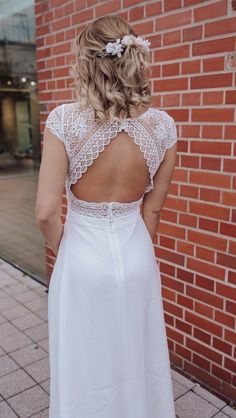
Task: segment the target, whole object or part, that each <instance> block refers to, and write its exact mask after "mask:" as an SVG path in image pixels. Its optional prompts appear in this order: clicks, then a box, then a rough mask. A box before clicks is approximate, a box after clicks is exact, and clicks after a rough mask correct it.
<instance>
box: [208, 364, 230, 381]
mask: <svg viewBox="0 0 236 418" xmlns="http://www.w3.org/2000/svg"><path fill="white" fill-rule="evenodd" d="M212 374H213V375H214V376H217V377H219V378H220V379H222V380H224V381H226V382H229V383H231V373H229V372H228V371H227V370H224V369H223V368H222V367H218V366H216V365H215V364H212Z"/></svg>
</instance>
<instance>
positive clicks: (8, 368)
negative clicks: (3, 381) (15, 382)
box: [0, 355, 19, 416]
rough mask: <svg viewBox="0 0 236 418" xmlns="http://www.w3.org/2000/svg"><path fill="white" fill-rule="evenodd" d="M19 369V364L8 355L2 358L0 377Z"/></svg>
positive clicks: (0, 360)
mask: <svg viewBox="0 0 236 418" xmlns="http://www.w3.org/2000/svg"><path fill="white" fill-rule="evenodd" d="M17 369H19V366H18V364H16V363H15V362H14V360H12V359H11V358H10V357H9V356H8V355H5V356H1V357H0V377H2V376H4V375H5V374H7V373H10V372H12V371H13V370H17ZM0 416H1V415H0Z"/></svg>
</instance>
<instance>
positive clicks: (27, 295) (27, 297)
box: [14, 289, 38, 303]
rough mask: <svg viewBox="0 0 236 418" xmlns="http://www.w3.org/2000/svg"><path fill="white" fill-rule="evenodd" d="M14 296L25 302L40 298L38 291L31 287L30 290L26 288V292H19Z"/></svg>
mask: <svg viewBox="0 0 236 418" xmlns="http://www.w3.org/2000/svg"><path fill="white" fill-rule="evenodd" d="M14 298H15V299H16V300H17V301H18V302H21V303H25V302H29V301H33V300H34V299H37V298H38V295H37V293H35V292H34V291H33V290H31V289H29V290H27V289H26V290H25V292H23V293H22V292H21V293H18V294H16V295H14Z"/></svg>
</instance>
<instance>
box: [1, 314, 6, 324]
mask: <svg viewBox="0 0 236 418" xmlns="http://www.w3.org/2000/svg"><path fill="white" fill-rule="evenodd" d="M3 322H6V318H5V317H4V316H2V315H1V314H0V324H2V323H3Z"/></svg>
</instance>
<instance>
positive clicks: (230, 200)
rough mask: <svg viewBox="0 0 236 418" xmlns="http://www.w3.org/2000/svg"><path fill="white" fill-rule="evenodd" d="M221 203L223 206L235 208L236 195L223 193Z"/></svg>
mask: <svg viewBox="0 0 236 418" xmlns="http://www.w3.org/2000/svg"><path fill="white" fill-rule="evenodd" d="M234 164H235V165H236V161H234ZM235 169H236V167H235ZM222 203H223V204H224V205H230V206H236V193H233V192H223V196H222Z"/></svg>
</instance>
